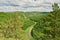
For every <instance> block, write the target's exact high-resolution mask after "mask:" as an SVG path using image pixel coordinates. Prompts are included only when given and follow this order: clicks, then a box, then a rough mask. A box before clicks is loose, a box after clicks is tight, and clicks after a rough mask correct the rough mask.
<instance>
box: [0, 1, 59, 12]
mask: <svg viewBox="0 0 60 40" xmlns="http://www.w3.org/2000/svg"><path fill="white" fill-rule="evenodd" d="M54 2H55V3H58V4H59V6H60V0H0V11H40V12H48V11H52V4H53V3H54Z"/></svg>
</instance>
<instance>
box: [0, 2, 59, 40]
mask: <svg viewBox="0 0 60 40" xmlns="http://www.w3.org/2000/svg"><path fill="white" fill-rule="evenodd" d="M52 8H53V11H51V12H0V40H60V9H59V6H58V4H56V3H54V4H53V5H52Z"/></svg>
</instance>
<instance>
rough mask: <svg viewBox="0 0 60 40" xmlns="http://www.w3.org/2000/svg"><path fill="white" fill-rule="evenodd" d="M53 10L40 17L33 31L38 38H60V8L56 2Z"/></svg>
mask: <svg viewBox="0 0 60 40" xmlns="http://www.w3.org/2000/svg"><path fill="white" fill-rule="evenodd" d="M52 7H53V11H52V12H50V13H49V14H47V15H45V16H43V17H41V18H40V20H39V21H37V24H36V25H35V26H34V28H33V29H32V31H31V35H32V37H33V38H35V39H36V40H60V30H59V29H60V10H59V7H58V4H56V3H54V5H53V6H52Z"/></svg>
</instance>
